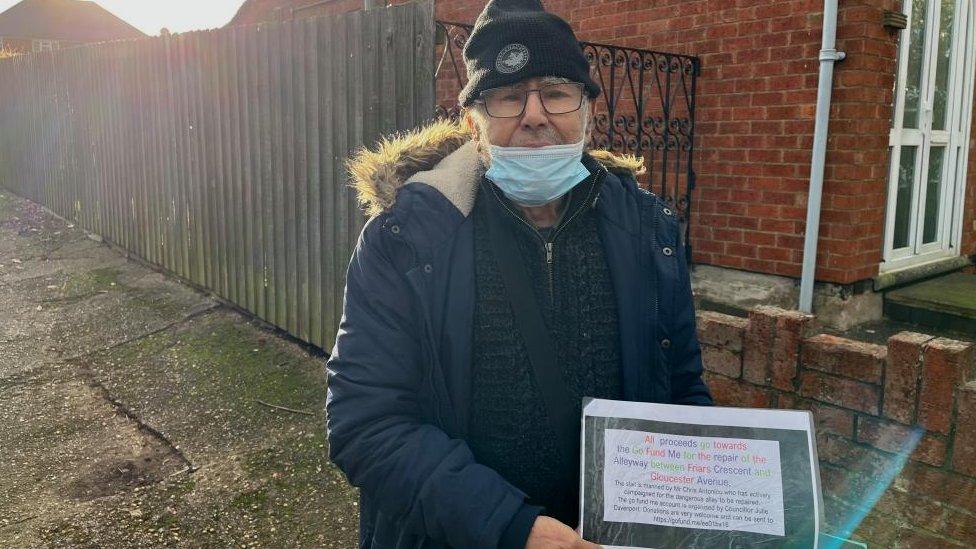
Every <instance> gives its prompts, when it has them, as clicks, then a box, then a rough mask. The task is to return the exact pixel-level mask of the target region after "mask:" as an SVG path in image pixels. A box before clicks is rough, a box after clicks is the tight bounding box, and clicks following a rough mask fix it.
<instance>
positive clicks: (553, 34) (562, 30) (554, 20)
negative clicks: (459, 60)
mask: <svg viewBox="0 0 976 549" xmlns="http://www.w3.org/2000/svg"><path fill="white" fill-rule="evenodd" d="M464 63H465V65H466V66H467V69H468V84H467V85H466V86H465V87H464V89H463V90H461V94H460V95H459V96H458V102H459V103H460V104H461V105H462V106H464V107H467V106H469V105H470V104H471V102H472V101H474V100H475V99H477V97H478V94H480V93H481V92H482V91H484V90H487V89H489V88H496V87H498V86H507V85H510V84H514V83H516V82H518V81H520V80H524V79H526V78H532V77H539V76H561V77H563V78H568V79H570V80H572V81H574V82H581V83H583V84H584V85H585V86H586V93H587V95H589V96H590V98H593V97H597V96H598V95H600V87H599V86H597V85H596V82H594V81H593V79H592V78H590V65H589V63H588V62H587V61H586V57H585V56H584V55H583V50H582V49H581V48H580V44H579V41H578V40H577V39H576V35H575V34H574V33H573V29H572V27H570V26H569V23H567V22H566V21H564V20H562V19H561V18H560V17H559V16H558V15H555V14H553V13H549V12H547V11H546V10H545V8H543V7H542V3H541V2H540V0H490V1H489V2H488V4H487V5H486V6H485V9H484V11H482V12H481V15H479V16H478V20H477V21H475V23H474V29H473V30H472V31H471V36H469V37H468V42H467V44H465V45H464Z"/></svg>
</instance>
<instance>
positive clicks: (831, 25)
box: [800, 0, 846, 313]
mask: <svg viewBox="0 0 976 549" xmlns="http://www.w3.org/2000/svg"><path fill="white" fill-rule="evenodd" d="M836 42H837V0H825V1H824V16H823V42H822V45H821V47H820V83H819V84H818V87H817V118H816V125H815V126H814V130H813V159H812V160H811V163H810V193H809V196H808V199H807V230H806V237H805V238H804V241H803V271H802V274H801V278H800V310H801V311H803V312H804V313H812V312H813V282H814V274H815V272H816V267H817V240H818V239H819V237H820V203H821V201H822V199H823V177H824V161H825V158H826V155H827V126H828V124H829V123H830V94H831V91H832V88H833V82H834V63H835V62H837V61H840V60H842V59H844V57H846V54H845V53H844V52H842V51H837V50H836V49H834V46H835V45H836Z"/></svg>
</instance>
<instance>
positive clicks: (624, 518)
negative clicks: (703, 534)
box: [603, 429, 785, 536]
mask: <svg viewBox="0 0 976 549" xmlns="http://www.w3.org/2000/svg"><path fill="white" fill-rule="evenodd" d="M604 440H605V442H606V452H605V454H604V455H605V460H606V463H605V466H604V470H603V490H604V492H603V495H604V496H603V497H604V499H603V502H604V503H603V520H604V521H607V522H635V523H642V524H656V525H661V526H674V527H679V528H700V529H708V530H739V531H744V532H756V533H760V534H771V535H777V536H782V535H785V529H784V523H783V481H782V469H781V468H780V457H779V442H777V441H774V440H749V439H734V438H717V437H697V436H683V435H669V434H661V433H646V432H643V431H629V430H623V429H607V430H606V431H605V438H604Z"/></svg>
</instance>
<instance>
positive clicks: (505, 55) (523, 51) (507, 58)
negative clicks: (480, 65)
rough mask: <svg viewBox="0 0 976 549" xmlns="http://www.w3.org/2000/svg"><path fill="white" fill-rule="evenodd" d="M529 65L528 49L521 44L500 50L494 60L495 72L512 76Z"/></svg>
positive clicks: (510, 45)
mask: <svg viewBox="0 0 976 549" xmlns="http://www.w3.org/2000/svg"><path fill="white" fill-rule="evenodd" d="M528 64H529V48H527V47H525V46H523V45H522V44H509V45H507V46H505V47H504V48H502V51H500V52H499V53H498V57H497V58H496V59H495V70H497V71H498V72H500V73H502V74H512V73H513V72H518V71H520V70H522V69H523V68H525V66H526V65H528Z"/></svg>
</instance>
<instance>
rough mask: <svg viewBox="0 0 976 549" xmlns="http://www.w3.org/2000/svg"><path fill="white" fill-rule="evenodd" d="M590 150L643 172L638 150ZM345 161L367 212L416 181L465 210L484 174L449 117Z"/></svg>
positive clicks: (623, 168)
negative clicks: (622, 152) (628, 152)
mask: <svg viewBox="0 0 976 549" xmlns="http://www.w3.org/2000/svg"><path fill="white" fill-rule="evenodd" d="M588 153H589V154H590V156H592V157H593V158H595V159H597V160H599V161H600V163H601V164H603V165H604V166H605V167H606V168H607V169H608V170H610V171H613V172H615V173H618V174H621V173H622V174H626V175H631V176H633V175H639V174H641V173H643V172H644V163H643V160H641V159H640V158H638V157H636V156H632V155H617V154H614V153H611V152H609V151H604V150H591V151H588ZM347 166H348V169H349V174H350V179H351V185H352V186H353V187H354V188H355V189H356V193H357V196H358V198H359V203H360V205H362V207H363V209H364V211H365V212H366V215H367V216H369V217H372V216H374V215H377V214H379V213H380V212H382V211H384V210H386V209H388V208H389V207H390V206H392V205H393V203H394V202H395V201H396V193H397V189H399V188H400V187H401V186H403V185H405V184H408V183H414V182H419V183H427V184H428V185H431V186H432V187H434V188H436V189H437V190H439V191H440V192H441V193H443V194H444V196H445V197H447V199H448V200H450V201H451V203H452V204H454V206H455V207H456V208H457V209H458V210H460V212H461V213H462V214H463V215H464V216H467V215H468V214H469V213H470V212H471V208H472V206H473V205H474V198H475V195H476V193H477V186H478V185H477V184H478V181H479V180H480V178H481V176H482V175H483V174H484V167H483V166H482V164H481V158H480V156H479V155H478V151H477V149H476V146H475V144H474V142H473V141H471V134H470V132H468V131H467V130H465V129H464V128H462V127H461V126H460V125H459V124H458V123H455V122H450V121H437V122H433V123H431V124H429V125H427V126H424V127H421V128H418V129H416V130H413V131H410V132H407V133H403V134H397V135H394V136H391V137H387V138H384V139H383V140H382V141H380V143H379V144H378V145H376V146H375V147H374V148H372V149H368V148H364V149H362V150H360V151H359V152H358V153H356V154H355V155H354V156H353V157H352V158H351V159H350V160H349V162H348V163H347Z"/></svg>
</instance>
